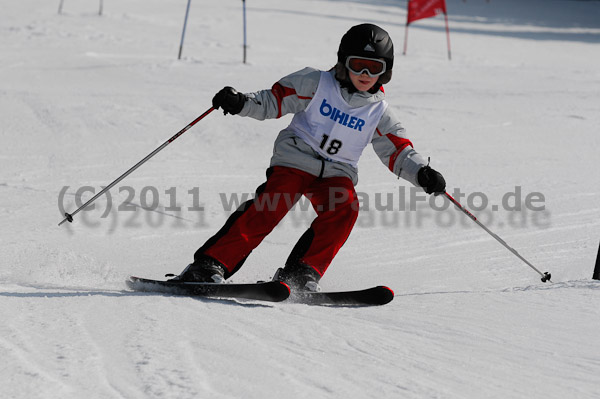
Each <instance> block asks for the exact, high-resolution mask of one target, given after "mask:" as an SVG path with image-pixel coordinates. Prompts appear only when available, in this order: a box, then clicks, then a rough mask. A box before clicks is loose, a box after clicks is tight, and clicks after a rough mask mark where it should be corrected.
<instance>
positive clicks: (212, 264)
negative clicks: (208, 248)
mask: <svg viewBox="0 0 600 399" xmlns="http://www.w3.org/2000/svg"><path fill="white" fill-rule="evenodd" d="M225 270H226V269H225V266H224V265H223V264H222V263H221V262H219V261H217V260H216V259H213V258H211V257H208V256H203V257H202V258H199V259H196V260H194V262H193V263H190V264H189V265H188V266H187V267H186V268H185V269H184V270H183V271H182V272H181V274H180V275H179V276H175V277H174V278H172V279H170V280H169V281H174V282H193V283H222V282H224V281H225Z"/></svg>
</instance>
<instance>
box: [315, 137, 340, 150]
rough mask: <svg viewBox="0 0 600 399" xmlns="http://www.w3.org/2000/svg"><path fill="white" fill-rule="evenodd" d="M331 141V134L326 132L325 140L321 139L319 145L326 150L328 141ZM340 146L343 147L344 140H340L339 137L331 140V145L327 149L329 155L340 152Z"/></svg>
mask: <svg viewBox="0 0 600 399" xmlns="http://www.w3.org/2000/svg"><path fill="white" fill-rule="evenodd" d="M328 141H329V136H328V135H326V134H324V135H323V140H321V144H320V145H319V147H320V148H321V149H322V150H325V146H327V142H328ZM340 148H342V142H341V141H340V140H337V139H333V140H331V141H329V146H328V147H327V149H326V150H325V151H326V152H327V153H328V154H329V155H335V154H337V153H338V151H339V150H340Z"/></svg>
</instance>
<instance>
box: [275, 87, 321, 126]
mask: <svg viewBox="0 0 600 399" xmlns="http://www.w3.org/2000/svg"><path fill="white" fill-rule="evenodd" d="M271 93H273V96H275V100H277V109H278V111H277V118H281V103H282V102H283V99H284V98H285V97H287V96H297V97H298V98H299V99H301V100H310V99H311V98H312V97H304V96H299V95H298V93H296V90H295V89H293V88H291V87H285V86H283V85H282V84H281V83H279V82H277V83H275V84H274V85H273V87H271Z"/></svg>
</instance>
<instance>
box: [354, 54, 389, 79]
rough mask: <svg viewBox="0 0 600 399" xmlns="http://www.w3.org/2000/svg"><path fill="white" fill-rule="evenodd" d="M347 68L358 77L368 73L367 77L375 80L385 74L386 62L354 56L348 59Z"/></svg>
mask: <svg viewBox="0 0 600 399" xmlns="http://www.w3.org/2000/svg"><path fill="white" fill-rule="evenodd" d="M346 68H348V69H349V70H350V71H351V72H353V73H355V74H357V75H361V74H362V73H363V72H366V73H367V75H369V76H370V77H372V78H374V77H377V76H379V75H383V74H384V73H385V61H383V60H379V59H377V58H365V57H357V56H354V55H352V56H350V57H348V58H346Z"/></svg>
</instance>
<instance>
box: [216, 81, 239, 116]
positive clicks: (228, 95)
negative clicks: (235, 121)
mask: <svg viewBox="0 0 600 399" xmlns="http://www.w3.org/2000/svg"><path fill="white" fill-rule="evenodd" d="M246 98H247V97H246V96H245V95H244V94H242V93H238V92H237V91H236V90H235V89H234V88H233V87H229V86H226V87H223V88H222V89H221V90H220V91H219V92H218V93H217V94H215V96H214V97H213V100H212V103H213V107H214V108H215V109H219V108H221V107H223V114H225V115H227V114H228V113H229V114H231V115H235V114H239V113H240V111H241V110H242V108H244V103H245V102H246Z"/></svg>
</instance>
